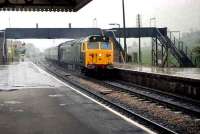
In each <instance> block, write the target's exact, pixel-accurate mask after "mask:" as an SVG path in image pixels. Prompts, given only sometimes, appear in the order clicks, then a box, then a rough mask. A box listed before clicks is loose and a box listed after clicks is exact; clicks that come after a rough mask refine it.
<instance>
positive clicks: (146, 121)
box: [40, 62, 177, 134]
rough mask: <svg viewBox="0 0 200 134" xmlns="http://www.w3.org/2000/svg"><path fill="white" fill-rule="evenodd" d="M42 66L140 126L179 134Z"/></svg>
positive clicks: (170, 133) (162, 133)
mask: <svg viewBox="0 0 200 134" xmlns="http://www.w3.org/2000/svg"><path fill="white" fill-rule="evenodd" d="M40 66H43V67H44V68H45V70H47V71H48V72H49V73H51V74H53V75H55V76H57V77H58V78H59V79H61V80H63V81H65V82H67V83H69V84H71V85H72V86H74V87H76V88H78V89H79V90H81V91H82V92H84V93H85V94H87V95H89V96H90V97H92V98H94V99H96V100H98V101H99V102H101V103H103V104H104V105H107V106H109V107H110V108H112V109H114V110H116V111H118V112H120V113H121V114H123V115H125V116H127V117H128V118H131V119H133V120H137V121H138V122H139V123H140V124H143V125H145V126H147V127H149V128H150V129H152V130H155V131H156V132H158V133H161V134H177V133H176V132H175V131H173V130H171V129H169V128H167V127H165V126H162V125H160V124H158V123H156V122H154V121H151V120H149V119H147V118H145V117H144V116H142V115H139V114H137V113H135V112H133V111H132V110H129V109H128V108H126V107H124V106H122V105H119V104H117V103H115V102H112V101H111V100H109V99H107V98H105V97H104V96H103V95H101V94H97V93H96V92H94V91H92V90H91V89H89V88H88V87H86V86H84V85H81V84H80V83H77V82H76V81H73V80H71V79H70V78H68V77H67V75H66V73H59V72H57V71H56V70H52V69H50V68H49V67H48V66H46V65H44V64H42V63H41V62H40Z"/></svg>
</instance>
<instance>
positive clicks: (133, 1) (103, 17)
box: [0, 0, 200, 49]
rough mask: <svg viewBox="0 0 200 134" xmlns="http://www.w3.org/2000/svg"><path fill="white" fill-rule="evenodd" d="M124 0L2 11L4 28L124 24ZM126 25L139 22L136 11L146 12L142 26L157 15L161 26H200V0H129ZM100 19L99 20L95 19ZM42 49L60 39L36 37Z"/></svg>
mask: <svg viewBox="0 0 200 134" xmlns="http://www.w3.org/2000/svg"><path fill="white" fill-rule="evenodd" d="M121 7H122V6H121V0H93V1H92V2H91V3H89V4H88V5H87V6H85V7H84V8H83V9H81V10H80V11H78V12H75V13H70V12H67V13H66V12H4V11H1V12H0V19H1V21H0V29H5V28H6V27H35V24H36V23H39V27H45V28H46V27H68V23H72V27H94V18H96V20H97V26H98V27H100V28H111V26H109V25H108V24H109V23H120V24H121V25H122V8H121ZM125 7H126V25H127V27H135V26H136V15H137V14H138V13H140V14H141V15H142V26H144V27H145V26H149V19H150V18H151V17H156V22H157V23H156V25H157V27H168V28H169V29H170V30H180V31H182V32H187V31H190V30H191V29H192V30H197V29H198V30H199V29H200V0H125ZM95 23H96V22H95ZM34 42H35V43H36V44H37V46H41V44H43V46H42V47H40V48H41V49H44V48H46V47H47V46H48V45H49V44H50V45H52V44H54V45H55V44H56V43H57V42H59V41H57V40H56V41H54V42H53V41H50V42H47V41H44V40H43V41H41V40H40V41H38V40H37V41H34Z"/></svg>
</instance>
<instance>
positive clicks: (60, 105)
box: [59, 104, 67, 107]
mask: <svg viewBox="0 0 200 134" xmlns="http://www.w3.org/2000/svg"><path fill="white" fill-rule="evenodd" d="M59 105H60V106H61V107H63V106H66V105H67V104H59Z"/></svg>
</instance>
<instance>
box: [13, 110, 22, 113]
mask: <svg viewBox="0 0 200 134" xmlns="http://www.w3.org/2000/svg"><path fill="white" fill-rule="evenodd" d="M13 112H19V113H21V112H24V110H23V109H17V110H14V111H13Z"/></svg>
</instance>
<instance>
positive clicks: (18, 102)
mask: <svg viewBox="0 0 200 134" xmlns="http://www.w3.org/2000/svg"><path fill="white" fill-rule="evenodd" d="M21 103H23V102H20V101H4V104H12V105H14V104H21Z"/></svg>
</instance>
